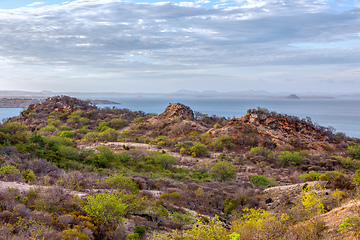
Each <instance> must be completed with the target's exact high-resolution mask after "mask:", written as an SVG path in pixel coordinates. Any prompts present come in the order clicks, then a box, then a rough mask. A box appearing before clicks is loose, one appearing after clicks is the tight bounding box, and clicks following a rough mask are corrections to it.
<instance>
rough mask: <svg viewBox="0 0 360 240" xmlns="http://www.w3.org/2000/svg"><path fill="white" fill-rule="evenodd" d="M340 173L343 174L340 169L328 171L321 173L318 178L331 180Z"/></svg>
mask: <svg viewBox="0 0 360 240" xmlns="http://www.w3.org/2000/svg"><path fill="white" fill-rule="evenodd" d="M341 175H344V174H343V173H342V172H340V171H329V172H326V173H324V174H321V175H320V176H319V179H320V180H321V181H333V180H335V179H336V178H338V177H339V176H341Z"/></svg>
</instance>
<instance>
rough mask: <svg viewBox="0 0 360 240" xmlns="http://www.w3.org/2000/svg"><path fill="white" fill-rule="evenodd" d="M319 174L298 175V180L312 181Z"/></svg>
mask: <svg viewBox="0 0 360 240" xmlns="http://www.w3.org/2000/svg"><path fill="white" fill-rule="evenodd" d="M320 175H321V173H319V172H317V171H310V172H308V173H302V174H300V176H299V178H300V179H302V180H303V181H314V180H316V178H317V177H320Z"/></svg>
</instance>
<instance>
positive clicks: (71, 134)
mask: <svg viewBox="0 0 360 240" xmlns="http://www.w3.org/2000/svg"><path fill="white" fill-rule="evenodd" d="M56 136H58V137H66V138H74V137H75V133H74V132H70V131H60V132H58V133H57V134H56Z"/></svg>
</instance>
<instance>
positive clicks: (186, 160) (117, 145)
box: [80, 142, 220, 166]
mask: <svg viewBox="0 0 360 240" xmlns="http://www.w3.org/2000/svg"><path fill="white" fill-rule="evenodd" d="M99 145H105V146H109V147H110V148H111V149H112V150H114V151H123V149H124V148H123V146H125V147H129V148H140V149H146V150H149V151H162V150H164V151H165V152H166V153H168V154H170V155H172V156H174V157H176V158H178V159H179V160H180V164H182V165H185V166H193V165H194V164H193V163H194V162H197V163H201V162H207V161H211V159H212V158H217V157H218V156H219V155H220V153H213V152H210V157H205V158H197V157H192V156H184V155H181V154H180V153H178V152H174V151H171V150H170V149H168V148H160V149H159V148H157V147H156V146H154V145H150V144H146V143H134V142H108V143H93V144H90V145H89V144H88V145H81V146H80V148H91V149H95V148H97V147H98V146H99Z"/></svg>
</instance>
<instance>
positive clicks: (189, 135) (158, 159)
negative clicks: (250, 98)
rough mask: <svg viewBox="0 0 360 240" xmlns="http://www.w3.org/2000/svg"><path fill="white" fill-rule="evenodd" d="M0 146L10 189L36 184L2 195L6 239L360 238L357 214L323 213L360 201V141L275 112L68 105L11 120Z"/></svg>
mask: <svg viewBox="0 0 360 240" xmlns="http://www.w3.org/2000/svg"><path fill="white" fill-rule="evenodd" d="M0 144H1V148H0V154H1V158H0V161H1V166H0V178H1V180H2V181H4V182H15V181H16V182H22V183H27V184H28V185H26V186H27V187H24V188H18V187H16V186H18V185H16V184H12V185H8V186H9V188H4V187H3V188H0V191H1V194H0V208H1V212H0V236H1V237H3V239H14V238H16V239H29V238H32V239H43V238H48V239H329V238H335V237H343V236H348V237H350V238H351V237H352V236H355V235H356V234H358V233H359V229H360V227H359V226H360V220H359V217H360V216H359V213H358V208H356V207H355V208H353V209H355V210H354V212H353V214H351V215H350V216H347V217H343V218H344V219H345V220H342V219H338V221H328V220H327V218H326V217H325V215H324V214H330V213H331V211H332V210H333V209H336V208H337V207H338V206H339V205H341V204H342V202H344V201H348V200H349V199H356V196H357V192H358V186H359V183H360V177H359V176H360V173H359V172H356V171H357V169H359V168H360V145H359V139H351V138H348V137H346V136H345V135H344V134H342V133H337V134H335V133H334V132H333V131H332V129H329V128H324V127H321V126H318V125H316V124H313V123H312V122H311V120H310V119H298V118H297V117H293V116H286V115H280V114H277V113H273V112H269V111H267V110H266V109H252V110H249V111H248V113H247V114H246V115H244V116H243V117H241V118H237V119H226V118H223V117H217V116H207V115H205V114H201V113H198V112H195V113H194V112H193V111H192V110H191V109H190V108H189V107H187V106H184V105H182V104H170V105H169V106H168V107H167V108H166V109H165V111H164V113H162V114H160V115H158V116H154V114H146V113H143V112H132V111H129V110H128V109H116V108H114V109H109V108H105V109H99V108H97V107H95V106H93V105H92V104H91V103H89V102H84V101H81V100H79V99H75V98H71V97H67V96H61V97H60V96H58V97H52V98H49V99H47V100H45V101H44V102H42V103H40V104H36V105H31V106H30V107H29V108H28V109H26V110H24V111H23V112H22V113H21V114H20V115H19V116H17V117H14V118H11V119H8V120H7V121H6V122H4V123H3V124H2V125H1V127H0ZM315 180H317V181H315ZM314 181H315V182H314ZM285 185H286V186H285ZM355 206H356V205H355ZM333 211H335V210H333ZM349 211H350V210H349ZM323 216H324V217H323ZM334 222H336V223H334ZM338 229H340V230H339V231H338Z"/></svg>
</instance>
